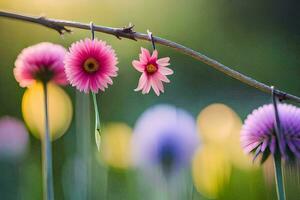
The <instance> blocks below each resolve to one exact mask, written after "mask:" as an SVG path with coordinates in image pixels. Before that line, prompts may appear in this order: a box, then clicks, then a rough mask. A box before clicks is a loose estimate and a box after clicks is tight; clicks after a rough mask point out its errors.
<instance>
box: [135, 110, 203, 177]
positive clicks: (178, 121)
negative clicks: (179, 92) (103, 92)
mask: <svg viewBox="0 0 300 200" xmlns="http://www.w3.org/2000/svg"><path fill="white" fill-rule="evenodd" d="M197 137H198V136H197V132H196V124H195V120H194V118H193V117H192V116H191V115H190V114H188V113H187V112H186V111H184V110H182V109H177V108H175V107H173V106H169V105H157V106H154V107H152V108H149V109H148V110H146V111H145V112H144V113H143V114H142V116H141V117H140V118H139V119H138V121H137V123H136V125H135V128H134V134H133V139H132V145H133V146H132V149H133V156H134V157H133V159H134V162H135V163H136V165H138V166H139V167H141V168H144V169H150V168H152V169H153V168H155V167H160V168H161V169H162V170H163V172H164V173H165V174H170V173H172V172H175V171H177V170H178V169H180V168H183V167H185V166H187V165H188V164H189V162H190V160H191V158H192V156H193V153H194V151H195V148H196V146H197V143H198V138H197Z"/></svg>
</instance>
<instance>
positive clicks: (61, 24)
mask: <svg viewBox="0 0 300 200" xmlns="http://www.w3.org/2000/svg"><path fill="white" fill-rule="evenodd" d="M0 17H7V18H12V19H17V20H21V21H27V22H32V23H35V24H40V25H42V26H45V27H48V28H50V29H53V30H55V31H57V32H59V33H60V34H63V33H65V32H67V33H69V32H71V31H70V29H68V28H66V27H73V28H79V29H86V30H90V25H89V24H84V23H80V22H74V21H67V20H59V19H51V18H45V17H33V16H27V15H21V14H16V13H11V12H5V11H0ZM93 28H94V31H97V32H102V33H106V34H110V35H114V36H116V37H117V38H118V39H121V38H127V39H131V40H146V41H151V40H150V39H149V37H148V35H147V34H144V33H139V32H134V31H133V26H131V25H129V26H128V27H123V28H112V27H106V26H99V25H94V26H93ZM153 40H154V42H155V43H158V44H161V45H164V46H167V47H170V48H172V49H174V50H176V51H179V52H180V53H183V54H185V55H188V56H190V57H192V58H194V59H196V60H199V61H201V62H203V63H206V64H207V65H209V66H211V67H213V68H215V69H217V70H219V71H221V72H223V73H224V74H226V75H227V76H230V77H232V78H235V79H237V80H239V81H241V82H242V83H245V84H247V85H250V86H252V87H254V88H256V89H259V90H261V91H263V92H265V93H268V94H272V88H271V87H270V86H268V85H266V84H264V83H261V82H259V81H257V80H255V79H253V78H251V77H249V76H246V75H244V74H241V73H239V72H237V71H235V70H233V69H231V68H230V67H228V66H226V65H223V64H222V63H219V62H218V61H216V60H214V59H212V58H209V57H207V56H206V55H204V54H202V53H200V52H197V51H194V50H193V49H190V48H188V47H185V46H183V45H181V44H178V43H176V42H173V41H170V40H167V39H164V38H160V37H153ZM276 94H277V96H278V97H279V99H281V100H293V101H295V102H298V103H300V97H298V96H295V95H292V94H289V93H286V92H284V91H280V90H276Z"/></svg>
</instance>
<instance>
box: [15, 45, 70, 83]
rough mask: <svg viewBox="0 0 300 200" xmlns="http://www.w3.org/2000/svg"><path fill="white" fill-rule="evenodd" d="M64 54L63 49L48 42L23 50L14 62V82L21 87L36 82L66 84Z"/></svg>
mask: <svg viewBox="0 0 300 200" xmlns="http://www.w3.org/2000/svg"><path fill="white" fill-rule="evenodd" d="M66 52H67V51H66V49H65V48H64V47H62V46H60V45H57V44H52V43H49V42H42V43H39V44H36V45H33V46H30V47H28V48H25V49H23V50H22V52H21V53H20V54H19V56H18V58H17V60H16V62H15V68H14V75H15V78H16V80H17V81H18V82H19V84H20V86H21V87H27V86H30V85H32V84H33V83H34V82H35V81H37V80H39V81H43V82H48V81H53V82H55V83H57V84H61V85H65V84H67V79H66V75H65V72H64V63H63V60H64V56H65V54H66Z"/></svg>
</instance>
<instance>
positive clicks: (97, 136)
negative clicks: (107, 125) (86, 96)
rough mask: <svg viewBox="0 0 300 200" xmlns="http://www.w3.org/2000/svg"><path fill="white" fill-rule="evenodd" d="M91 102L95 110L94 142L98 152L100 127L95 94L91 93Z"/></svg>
mask: <svg viewBox="0 0 300 200" xmlns="http://www.w3.org/2000/svg"><path fill="white" fill-rule="evenodd" d="M92 97H93V102H94V110H95V140H96V144H97V148H98V150H100V142H101V138H100V131H101V125H100V115H99V110H98V104H97V98H96V94H95V93H93V92H92Z"/></svg>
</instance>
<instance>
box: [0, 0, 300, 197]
mask: <svg viewBox="0 0 300 200" xmlns="http://www.w3.org/2000/svg"><path fill="white" fill-rule="evenodd" d="M0 9H1V10H7V11H13V12H19V13H24V14H31V15H44V16H47V17H50V18H57V19H68V20H75V21H80V22H86V23H89V22H90V21H93V22H94V24H99V25H105V26H112V27H123V26H125V25H127V24H128V23H129V22H132V23H133V24H134V25H135V29H136V30H137V31H140V32H146V30H147V29H150V30H151V31H152V32H153V34H154V35H158V36H160V37H164V38H167V39H170V40H173V41H176V42H178V43H181V44H183V45H186V46H188V47H191V48H192V49H195V50H198V51H200V52H202V53H204V54H206V55H208V56H209V57H212V58H214V59H216V60H218V61H220V62H222V63H224V64H226V65H228V66H231V67H232V68H233V69H235V70H238V71H240V72H242V73H245V74H247V75H249V76H252V77H254V78H255V79H257V80H259V81H262V82H264V83H267V84H269V85H275V86H276V87H277V88H280V89H283V90H285V91H288V92H291V93H293V94H296V95H300V84H298V82H297V81H298V80H299V74H300V67H299V66H300V59H299V58H300V57H299V55H300V21H299V17H300V12H299V9H300V3H299V2H298V1H297V0H287V1H283V0H273V1H271V0H265V1H259V0H253V1H245V0H231V1H229V0H220V1H211V0H188V1H183V0H178V1H175V0H173V1H172V0H164V1H159V0H153V1H142V0H118V1H117V0H115V1H111V0H72V1H71V0H27V1H22V0H1V1H0ZM85 37H90V32H89V31H85V30H79V29H73V33H72V34H67V35H65V36H64V37H60V36H59V35H58V34H57V33H56V32H54V31H52V30H49V29H46V28H44V27H41V26H37V25H33V24H29V23H24V22H19V21H14V20H8V19H4V18H0V105H1V106H0V117H2V116H4V115H10V116H14V117H17V118H19V119H23V118H22V112H21V101H22V96H23V94H24V91H25V90H24V89H23V88H20V87H19V86H18V84H17V82H16V81H15V79H14V77H13V73H12V69H13V67H14V61H15V59H16V57H17V55H18V54H19V53H20V51H21V50H22V49H23V48H25V47H27V46H30V45H32V44H35V43H38V42H42V41H50V42H53V43H59V44H62V45H63V46H65V47H66V48H67V47H69V45H70V44H71V43H72V42H74V41H76V40H80V39H84V38H85ZM96 37H97V38H99V39H102V40H106V41H107V42H108V43H109V44H111V45H112V46H113V47H114V48H115V50H116V52H117V55H118V57H119V65H118V66H119V68H120V71H119V76H118V77H117V78H116V79H114V84H113V86H111V87H109V89H108V90H107V91H106V92H105V93H103V94H100V95H99V105H100V113H101V120H102V122H103V123H104V126H105V125H106V124H108V123H110V122H121V123H125V124H127V125H128V126H129V127H131V128H133V126H134V124H135V121H136V120H137V119H138V117H139V116H140V114H141V113H142V112H143V111H144V110H145V109H146V108H148V107H149V106H151V105H155V104H158V103H168V104H173V105H175V106H178V107H181V108H183V109H185V110H187V111H189V112H190V113H191V114H193V116H194V117H195V119H196V117H197V116H198V114H199V112H200V111H201V110H202V109H204V108H205V107H206V106H208V105H209V104H211V103H223V104H226V105H228V106H229V107H231V108H232V109H233V110H234V112H236V113H237V115H238V116H239V117H240V118H241V120H244V118H245V117H246V115H247V114H248V113H249V112H250V111H251V110H252V109H254V108H256V107H257V106H260V105H262V104H264V103H269V102H270V96H268V95H266V94H264V93H262V92H260V91H257V90H255V89H253V88H250V87H249V86H246V85H244V84H242V83H240V82H239V81H237V80H233V79H232V78H229V77H226V76H224V75H223V74H222V73H220V72H218V71H216V70H214V69H212V68H210V67H209V66H207V65H205V64H203V63H200V62H198V61H195V60H193V59H192V58H190V57H187V56H184V55H181V54H179V53H177V52H175V51H173V50H171V49H168V48H166V47H163V46H160V45H157V49H158V50H159V53H160V55H161V56H169V57H171V67H172V69H174V71H175V74H174V75H173V76H171V77H170V79H171V83H170V84H167V85H166V87H165V90H166V92H165V93H164V94H163V95H161V96H160V97H157V96H155V94H154V93H153V92H151V94H149V95H142V94H140V93H136V92H134V91H133V89H134V88H136V86H137V81H138V76H139V73H137V72H136V71H135V70H134V69H133V67H132V66H131V61H132V60H133V59H137V57H138V53H139V51H140V47H141V46H143V47H147V48H149V49H151V44H150V43H146V42H141V41H138V42H134V41H130V40H126V39H122V40H118V39H116V38H115V37H113V36H109V35H105V34H102V33H96ZM64 89H65V91H66V92H67V93H68V95H69V96H70V97H71V99H72V103H73V111H74V116H73V121H72V124H71V126H70V128H69V130H68V131H67V132H66V134H65V135H63V136H62V137H61V138H59V139H58V140H56V141H54V142H53V157H54V176H55V177H54V181H55V197H56V199H58V200H60V199H84V198H83V197H82V196H84V195H83V194H87V195H88V199H122V200H123V199H158V198H164V196H162V197H152V196H151V195H153V194H154V193H159V192H161V191H158V190H157V188H155V187H153V186H151V182H150V181H149V180H144V177H142V176H141V175H140V172H138V171H137V170H135V169H134V168H130V169H129V170H123V169H118V168H117V169H116V168H113V167H109V166H107V165H106V164H105V161H104V160H101V159H100V160H99V158H98V157H99V155H98V154H97V153H96V145H95V142H94V135H93V134H94V133H93V131H92V128H91V127H93V125H92V124H89V120H88V118H89V117H91V121H92V122H93V115H92V113H91V112H89V108H90V105H89V103H88V101H89V99H88V97H87V96H85V95H83V94H79V93H76V91H75V89H74V88H71V87H70V86H68V87H65V88H64ZM76 97H77V102H75V98H76ZM79 122H80V123H79ZM211 123H212V122H211ZM89 129H91V130H89ZM223 145H224V144H223ZM234 145H237V143H234ZM221 146H222V144H221ZM236 148H238V146H236ZM40 154H41V152H40V142H39V140H38V139H36V138H35V137H33V136H32V135H31V136H30V149H29V151H28V153H27V154H26V156H25V157H24V158H23V159H22V160H20V161H18V162H7V161H5V160H1V161H0V172H1V173H0V199H1V200H2V199H3V200H11V199H22V200H23V199H24V200H27V199H28V200H35V199H41V198H42V186H41V184H42V177H41V166H40V163H41V158H40ZM100 157H101V156H100ZM204 168H205V167H204ZM271 168H272V165H271ZM79 172H80V173H82V174H83V176H84V177H88V182H84V180H85V179H84V178H83V179H82V181H81V179H79V180H73V179H74V173H75V174H76V173H79ZM289 173H290V174H289ZM291 173H292V174H291ZM293 173H294V172H292V171H291V169H287V179H288V180H287V196H288V199H289V200H296V199H299V196H300V193H299V191H297V190H298V189H297V188H299V185H300V184H299V174H296V175H297V176H298V177H297V176H296V175H295V176H293ZM270 180H273V178H272V177H271V179H270ZM140 182H142V183H143V184H140ZM177 182H178V184H179V186H176V187H179V188H181V189H182V190H184V192H183V194H184V195H185V196H184V197H182V196H181V197H179V196H178V199H191V198H192V197H193V199H205V197H204V196H203V194H200V193H198V192H197V189H196V188H194V187H193V185H192V184H193V178H192V170H191V168H189V169H186V171H185V172H184V173H183V174H182V177H180V178H179V179H178V181H177ZM176 187H175V188H176ZM85 188H86V189H85ZM275 197H276V192H275V188H274V185H273V182H272V181H271V183H270V181H269V182H268V181H267V180H266V177H265V176H264V172H263V169H262V167H257V168H255V169H252V170H249V169H242V168H239V167H236V166H232V167H231V173H230V178H229V180H228V181H227V182H226V183H225V184H224V185H223V186H222V187H220V191H219V195H218V199H224V200H225V199H243V200H247V199H249V200H253V199H264V200H266V199H270V200H271V199H275Z"/></svg>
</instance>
